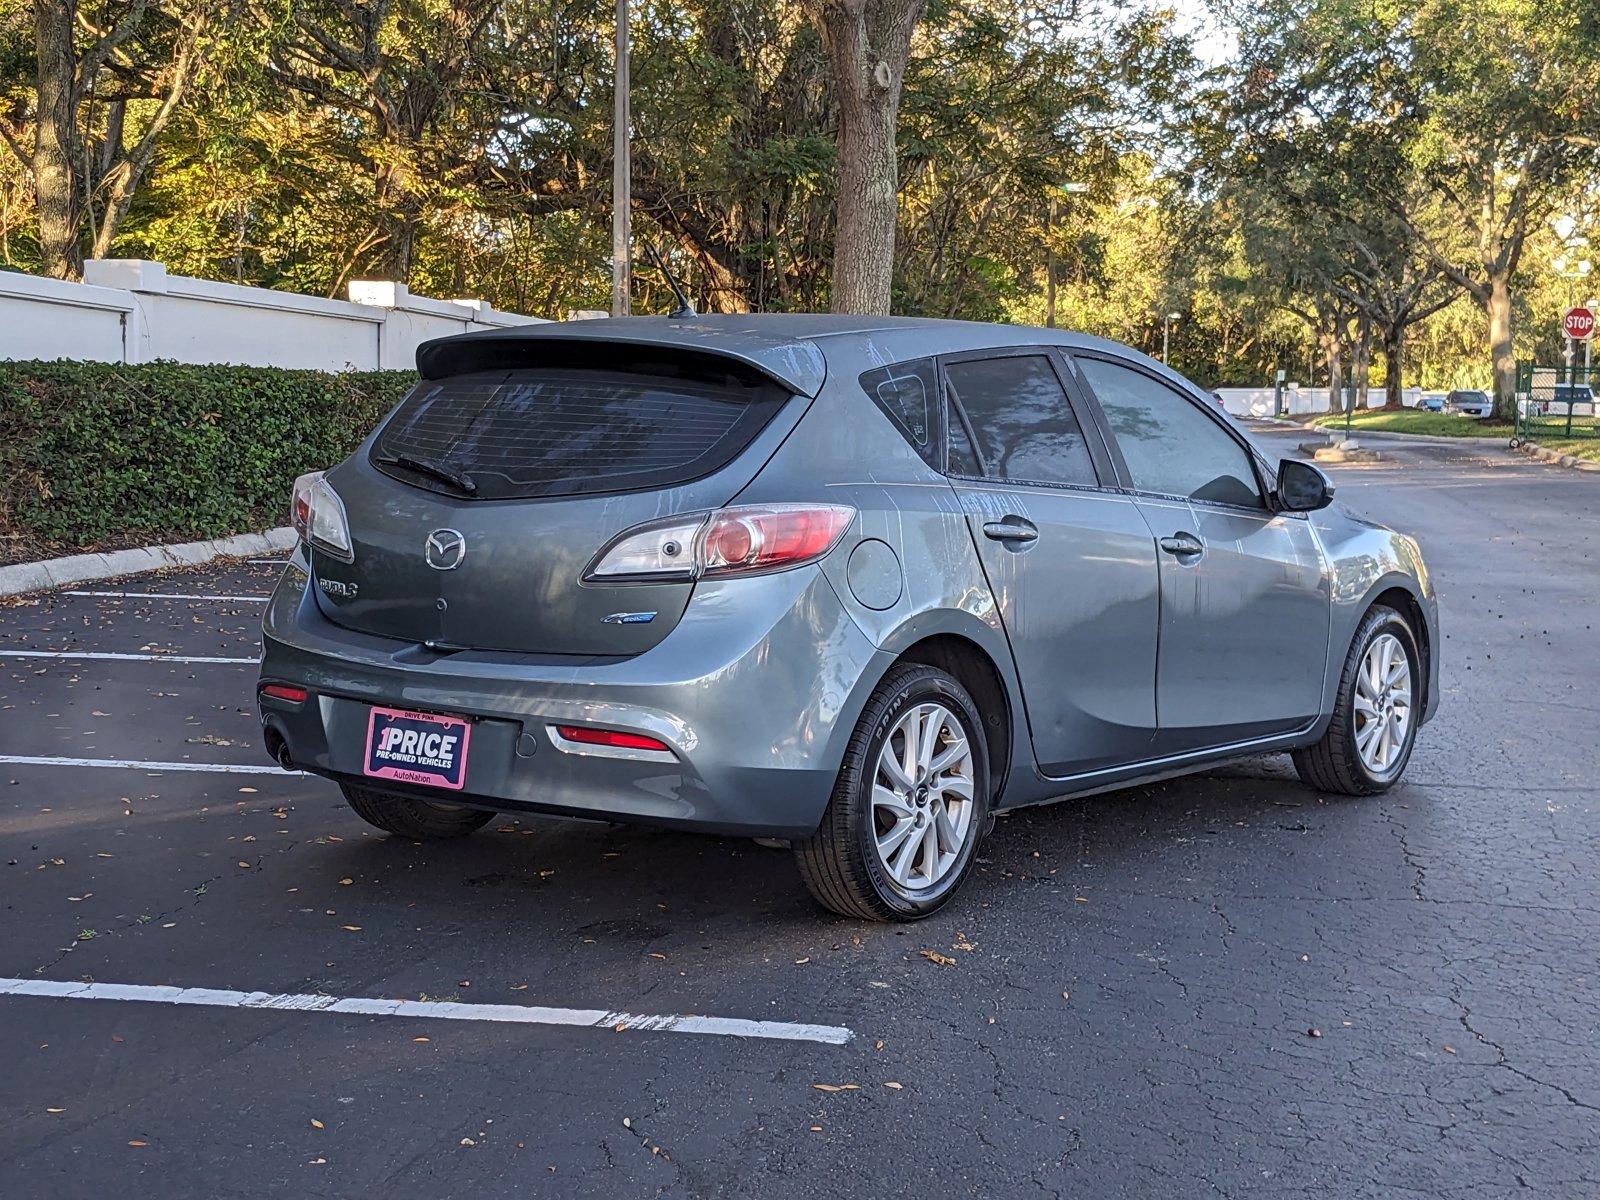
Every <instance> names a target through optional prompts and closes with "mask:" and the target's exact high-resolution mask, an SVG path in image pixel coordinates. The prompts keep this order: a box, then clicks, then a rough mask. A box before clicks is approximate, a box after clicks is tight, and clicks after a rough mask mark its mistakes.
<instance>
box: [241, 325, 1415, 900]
mask: <svg viewBox="0 0 1600 1200" xmlns="http://www.w3.org/2000/svg"><path fill="white" fill-rule="evenodd" d="M417 366H418V370H419V373H420V375H421V382H420V383H419V384H418V385H417V386H416V388H415V389H414V390H413V391H412V392H411V393H410V394H409V395H408V396H407V397H406V398H405V399H404V400H402V401H401V402H400V404H399V405H398V406H397V407H396V408H395V409H394V411H392V412H391V413H390V414H389V415H388V416H387V417H386V418H385V419H384V420H383V421H382V422H381V423H380V424H379V426H378V428H377V429H376V431H375V432H373V434H372V435H371V436H369V437H368V438H367V439H366V440H365V441H364V442H363V443H362V445H361V446H360V447H359V448H358V449H357V450H356V452H355V453H354V454H352V455H351V456H350V458H348V459H347V460H345V461H344V462H342V463H340V464H338V465H337V466H335V467H333V468H332V469H331V470H328V471H327V472H325V473H324V472H317V473H313V474H310V475H307V476H304V477H302V478H301V479H300V480H299V481H297V483H296V485H295V491H294V501H293V520H294V524H295V526H296V528H297V529H298V530H299V532H300V536H301V542H300V545H299V548H298V550H297V551H296V553H295V555H294V558H293V562H292V565H291V566H290V567H289V568H288V569H287V570H286V571H285V573H284V575H283V577H282V579H281V580H280V581H279V583H278V585H277V587H276V589H275V591H274V592H273V595H272V598H271V600H270V602H269V604H268V606H267V612H266V617H265V621H264V636H265V642H264V652H263V657H262V663H261V675H260V683H259V691H258V696H259V710H260V717H261V722H262V727H263V733H264V737H265V740H266V745H267V748H268V750H269V752H270V753H271V754H272V756H273V757H274V758H275V759H276V760H277V761H278V762H279V763H280V764H281V765H283V766H284V767H286V768H292V769H300V770H306V771H310V772H313V773H315V774H317V775H321V776H325V777H327V778H328V779H331V780H333V781H335V782H337V783H338V784H339V785H340V787H341V788H342V789H343V792H344V795H345V797H346V798H347V800H348V802H349V804H350V806H351V807H352V808H353V809H354V810H355V811H356V812H357V813H358V814H359V815H360V816H361V817H363V818H364V819H365V820H367V821H368V822H370V823H371V824H373V825H375V826H377V827H378V828H380V829H384V830H387V831H389V832H392V833H395V834H398V835H400V836H402V837H405V838H425V837H449V836H455V835H459V834H465V833H469V832H471V831H472V830H475V829H477V828H478V827H480V826H482V825H483V824H484V823H485V822H487V821H488V820H490V819H491V814H492V813H493V812H495V811H497V810H500V811H508V812H532V813H547V814H564V815H568V816H575V817H588V818H603V819H607V820H614V821H627V822H639V823H647V824H655V825H663V826H673V827H678V828H683V829H691V830H702V831H710V832H717V833H723V834H735V835H741V836H750V837H762V838H779V839H787V840H789V842H790V843H791V845H792V848H793V851H794V856H795V861H796V863H797V864H798V869H799V873H800V876H801V878H802V879H803V880H804V882H805V883H806V885H807V886H808V887H809V888H810V890H811V892H812V894H813V895H814V896H815V897H816V898H817V900H819V901H820V902H821V903H822V904H824V905H826V906H827V907H828V908H831V909H833V910H834V911H836V912H839V913H843V914H846V915H849V916H853V917H860V918H876V919H896V920H906V919H913V918H917V917H923V916H926V915H928V914H929V913H931V912H933V911H935V910H937V909H938V908H939V907H940V906H941V905H943V904H944V903H945V902H946V901H948V900H949V899H950V897H951V896H952V894H954V892H955V890H956V889H957V887H958V886H959V885H960V884H961V881H962V880H963V879H964V878H965V877H966V875H967V874H968V872H969V871H970V869H971V867H972V864H973V860H974V856H975V855H976V854H977V852H978V847H979V845H980V843H981V841H982V839H983V838H984V837H985V836H986V835H987V834H988V833H989V831H990V830H991V828H992V822H993V818H994V815H995V813H996V812H998V811H1000V810H1001V809H1005V808H1012V807H1016V806H1019V805H1027V804H1036V803H1041V802H1044V801H1047V800H1051V799H1056V798H1060V797H1065V796H1073V795H1082V794H1087V793H1091V792H1100V791H1105V790H1108V789H1110V788H1114V787H1120V786H1124V785H1128V784H1132V783H1136V782H1139V781H1148V780H1154V779H1159V778H1163V777H1166V776H1169V775H1172V774H1174V773H1181V772H1184V771H1190V770H1196V769H1199V768H1202V767H1206V766H1210V765H1212V764H1215V763H1217V762H1219V761H1223V760H1226V759H1229V758H1233V757H1236V756H1239V755H1244V754H1259V753H1262V752H1267V751H1288V752H1291V753H1292V754H1293V755H1294V762H1295V766H1296V767H1297V769H1298V770H1299V773H1300V775H1301V777H1302V778H1303V779H1304V780H1305V781H1306V782H1307V784H1308V785H1309V786H1310V787H1312V788H1314V789H1315V790H1316V791H1318V792H1319V793H1323V794H1330V793H1336V794H1343V795H1367V794H1373V793H1377V792H1382V791H1384V790H1386V789H1388V788H1390V787H1392V786H1393V785H1394V784H1395V782H1396V781H1397V780H1398V779H1399V778H1400V776H1401V773H1402V772H1403V771H1404V770H1405V768H1406V763H1407V761H1408V760H1409V758H1410V756H1411V752H1412V747H1413V745H1414V744H1415V739H1416V737H1417V733H1418V730H1419V728H1420V727H1421V725H1422V724H1423V723H1424V722H1425V721H1426V720H1428V718H1429V717H1430V716H1431V715H1432V714H1433V712H1434V710H1435V707H1436V705H1437V703H1438V670H1439V668H1438V648H1439V646H1440V645H1441V643H1440V640H1439V629H1438V617H1437V606H1436V603H1435V599H1434V594H1433V589H1432V587H1431V585H1430V583H1429V579H1428V573H1427V570H1426V568H1425V567H1424V565H1423V561H1422V555H1421V553H1420V552H1419V550H1418V548H1417V544H1416V542H1414V541H1413V540H1412V539H1411V538H1409V537H1406V536H1405V535H1403V534H1400V533H1396V532H1393V531H1391V530H1389V529H1386V528H1383V527H1382V526H1379V525H1375V524H1372V523H1370V522H1367V521H1364V520H1360V519H1358V518H1356V517H1355V516H1353V515H1351V514H1350V513H1348V512H1347V511H1345V510H1344V509H1342V508H1341V507H1339V506H1337V505H1334V504H1333V503H1332V497H1333V487H1332V485H1331V484H1330V482H1329V480H1328V478H1327V477H1326V476H1325V475H1323V474H1322V472H1321V471H1320V470H1318V469H1317V468H1316V467H1314V466H1312V465H1310V464H1308V463H1304V462H1298V461H1294V460H1285V461H1283V462H1281V463H1278V464H1273V463H1270V462H1268V461H1267V459H1266V458H1265V457H1264V456H1263V455H1262V453H1261V452H1260V451H1259V450H1258V449H1257V448H1256V447H1255V446H1254V445H1253V444H1252V443H1251V442H1250V441H1249V439H1248V438H1247V436H1246V435H1245V434H1244V433H1243V432H1242V431H1240V430H1239V429H1237V428H1236V427H1235V426H1234V424H1233V423H1232V422H1231V421H1229V420H1228V419H1227V417H1226V416H1225V415H1223V414H1222V413H1220V412H1218V411H1217V408H1216V405H1215V403H1214V402H1213V401H1212V399H1211V397H1209V396H1207V394H1206V393H1205V392H1203V391H1201V390H1199V389H1198V388H1196V387H1195V386H1193V385H1192V384H1190V383H1189V382H1188V381H1187V380H1185V379H1184V378H1183V377H1181V376H1180V375H1178V374H1176V373H1174V372H1173V371H1170V370H1168V369H1166V368H1165V367H1163V366H1162V365H1160V364H1159V363H1156V362H1154V361H1153V360H1151V359H1149V358H1147V357H1145V356H1144V355H1142V354H1139V353H1137V352H1136V351H1133V350H1130V349H1128V348H1127V347H1125V346H1121V345H1117V344H1115V343H1112V342H1108V341H1103V340H1101V339H1098V338H1093V337H1086V336H1079V335H1074V334H1070V333H1065V332H1061V331H1057V330H1045V329H1028V328H1019V327H1011V326H997V325H984V324H977V323H967V322H954V321H934V320H916V319H908V318H884V317H846V316H808V315H798V314H795V315H768V316H726V317H692V316H690V317H686V318H682V319H677V318H629V319H621V320H604V321H585V322H581V323H573V324H548V325H535V326H521V327H518V328H516V329H508V330H502V331H494V332H489V333H481V334H469V335H463V336H459V337H453V338H447V339H442V340H438V341H434V342H429V343H427V344H425V345H424V346H422V347H421V348H420V349H419V351H418V354H417ZM1158 651H1159V653H1158Z"/></svg>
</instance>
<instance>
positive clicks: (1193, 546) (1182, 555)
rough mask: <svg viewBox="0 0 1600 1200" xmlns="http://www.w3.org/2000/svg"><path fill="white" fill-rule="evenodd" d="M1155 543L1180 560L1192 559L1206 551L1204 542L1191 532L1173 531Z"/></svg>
mask: <svg viewBox="0 0 1600 1200" xmlns="http://www.w3.org/2000/svg"><path fill="white" fill-rule="evenodd" d="M1157 544H1158V545H1159V546H1160V547H1161V549H1162V550H1164V551H1165V552H1166V553H1168V554H1170V555H1172V557H1174V558H1176V559H1179V560H1180V561H1182V560H1190V561H1192V560H1194V559H1197V558H1199V557H1200V556H1201V555H1202V554H1204V553H1205V552H1206V544H1205V543H1204V542H1202V541H1201V540H1200V539H1199V538H1197V537H1195V535H1194V534H1192V533H1175V534H1173V535H1172V536H1171V537H1164V538H1162V539H1161V541H1160V542H1159V543H1157Z"/></svg>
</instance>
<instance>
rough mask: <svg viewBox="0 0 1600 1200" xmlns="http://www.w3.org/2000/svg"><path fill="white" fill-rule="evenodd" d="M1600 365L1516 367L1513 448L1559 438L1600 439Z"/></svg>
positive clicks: (1524, 365)
mask: <svg viewBox="0 0 1600 1200" xmlns="http://www.w3.org/2000/svg"><path fill="white" fill-rule="evenodd" d="M1597 394H1600V364H1596V365H1595V366H1589V365H1586V364H1583V363H1578V364H1576V365H1573V366H1567V365H1566V364H1565V363H1562V364H1561V365H1559V366H1553V367H1548V366H1540V365H1539V364H1537V363H1531V362H1524V363H1518V364H1517V423H1516V428H1515V430H1514V432H1513V433H1512V435H1511V445H1512V446H1513V448H1514V447H1516V446H1520V445H1521V444H1522V443H1523V442H1547V441H1551V440H1553V439H1560V438H1600V412H1597V411H1596V407H1595V397H1596V395H1597Z"/></svg>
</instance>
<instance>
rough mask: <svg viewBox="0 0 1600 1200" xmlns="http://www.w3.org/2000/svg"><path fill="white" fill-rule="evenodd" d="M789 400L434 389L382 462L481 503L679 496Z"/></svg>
mask: <svg viewBox="0 0 1600 1200" xmlns="http://www.w3.org/2000/svg"><path fill="white" fill-rule="evenodd" d="M787 398H788V397H787V395H786V394H785V393H784V392H783V391H782V390H781V389H779V388H778V387H777V386H775V385H772V384H767V383H746V382H742V381H739V380H735V379H731V378H726V377H723V378H719V379H715V380H706V379H691V378H680V377H675V376H667V375H646V374H636V373H631V372H621V371H618V372H606V371H595V370H563V369H544V368H531V369H518V370H514V371H486V372H480V373H476V374H471V375H456V376H452V377H450V378H446V379H425V380H423V381H422V382H421V383H419V384H418V385H417V386H416V387H415V388H414V389H413V390H412V392H411V393H410V395H408V396H407V397H406V398H405V399H404V400H402V401H401V402H400V406H399V407H398V408H397V409H395V411H394V413H393V415H392V416H391V417H390V418H389V420H388V421H387V422H386V423H385V424H384V426H383V428H382V430H381V431H380V432H379V434H378V438H377V440H376V442H375V443H374V444H373V449H372V462H373V464H374V465H375V466H377V467H378V469H379V470H382V471H384V472H385V473H387V474H389V475H392V476H394V477H395V478H397V479H402V480H404V481H405V482H407V483H411V484H415V485H417V486H419V487H424V488H429V489H431V490H433V491H438V492H445V493H448V494H451V495H470V496H472V497H473V498H474V499H479V500H505V499H513V498H522V497H532V496H569V495H579V494H583V493H594V492H621V491H636V490H639V489H642V488H657V487H670V486H673V485H675V484H680V483H686V482H688V481H689V480H691V479H698V478H700V477H701V476H704V475H708V474H710V473H711V472H712V471H715V470H717V469H718V468H720V467H723V466H726V465H727V464H728V463H729V462H731V461H732V460H733V459H734V458H735V457H737V456H738V454H739V453H740V451H742V450H743V449H744V448H745V447H746V446H748V445H749V444H750V441H751V439H753V438H754V437H755V435H756V434H757V433H759V432H760V431H761V429H762V428H763V427H764V426H765V425H766V424H767V422H768V421H770V420H771V419H772V417H773V415H774V414H775V413H776V412H777V411H778V409H779V408H780V407H782V405H783V403H784V401H785V400H786V399H787Z"/></svg>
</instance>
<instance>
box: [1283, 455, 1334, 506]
mask: <svg viewBox="0 0 1600 1200" xmlns="http://www.w3.org/2000/svg"><path fill="white" fill-rule="evenodd" d="M1332 503H1333V481H1332V480H1331V479H1329V478H1328V477H1327V476H1326V475H1324V474H1323V473H1322V471H1321V469H1320V468H1317V467H1313V466H1312V465H1311V464H1310V463H1308V462H1301V461H1300V460H1299V459H1297V458H1286V459H1284V460H1283V461H1282V462H1280V463H1279V464H1278V507H1279V508H1282V509H1285V510H1287V511H1289V512H1314V511H1315V510H1316V509H1319V508H1327V507H1328V505H1330V504H1332Z"/></svg>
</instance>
